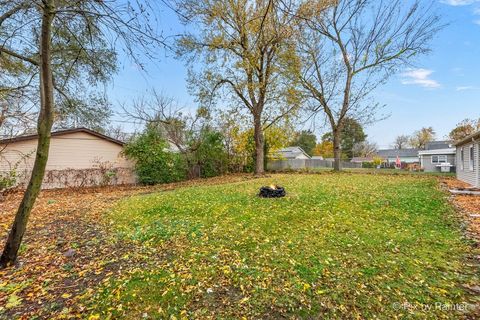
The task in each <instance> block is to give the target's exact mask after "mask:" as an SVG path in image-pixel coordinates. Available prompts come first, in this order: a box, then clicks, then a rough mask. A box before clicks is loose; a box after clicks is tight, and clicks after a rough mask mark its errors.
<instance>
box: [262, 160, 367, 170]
mask: <svg viewBox="0 0 480 320" xmlns="http://www.w3.org/2000/svg"><path fill="white" fill-rule="evenodd" d="M361 167H362V164H361V163H355V162H347V161H342V168H361ZM320 168H333V160H320V159H289V160H273V161H268V163H267V170H269V171H283V170H302V169H320Z"/></svg>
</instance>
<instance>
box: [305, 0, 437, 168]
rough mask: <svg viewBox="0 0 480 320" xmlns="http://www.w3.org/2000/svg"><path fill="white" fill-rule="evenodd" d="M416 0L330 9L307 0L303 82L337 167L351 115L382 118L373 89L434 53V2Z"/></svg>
mask: <svg viewBox="0 0 480 320" xmlns="http://www.w3.org/2000/svg"><path fill="white" fill-rule="evenodd" d="M421 3H424V1H420V0H415V1H413V3H412V4H410V5H408V4H406V3H405V1H402V0H338V1H336V4H335V5H334V6H333V7H331V8H330V9H328V10H326V11H318V10H317V6H318V1H314V0H312V1H308V2H306V3H305V4H304V5H303V7H302V10H301V11H300V12H299V16H300V19H301V20H302V21H303V22H302V24H301V32H302V37H301V43H300V50H299V51H300V56H301V60H302V72H301V74H300V81H301V83H302V85H303V88H304V90H305V94H306V95H307V97H308V99H309V102H310V109H311V110H312V111H313V113H314V114H317V113H321V114H324V115H325V117H326V119H327V122H328V123H329V125H330V126H331V131H332V134H333V144H334V154H335V166H334V169H335V170H340V169H341V163H340V159H341V133H342V131H343V128H344V121H345V119H346V118H353V119H355V120H357V121H358V122H360V123H363V124H365V123H370V122H372V121H375V120H378V111H379V108H381V105H379V104H378V103H375V102H374V101H372V99H371V96H370V93H372V91H373V90H375V89H376V88H377V87H378V86H379V85H381V84H383V83H384V82H385V81H386V80H387V79H388V78H389V76H391V75H392V74H394V73H395V72H397V71H398V69H399V68H400V67H402V66H405V65H408V64H410V63H411V62H412V60H413V59H414V57H416V56H418V55H420V54H424V53H427V52H428V51H429V47H428V44H429V41H430V39H431V38H432V37H433V36H434V34H435V33H436V32H437V30H439V28H440V24H439V17H438V16H437V15H436V14H435V13H433V11H432V5H426V6H424V5H422V4H421Z"/></svg>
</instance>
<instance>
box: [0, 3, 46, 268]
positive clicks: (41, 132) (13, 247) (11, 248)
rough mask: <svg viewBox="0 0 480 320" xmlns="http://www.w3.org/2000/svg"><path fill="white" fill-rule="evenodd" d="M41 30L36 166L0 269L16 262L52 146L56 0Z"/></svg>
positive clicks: (8, 240)
mask: <svg viewBox="0 0 480 320" xmlns="http://www.w3.org/2000/svg"><path fill="white" fill-rule="evenodd" d="M43 4H44V7H43V16H42V29H41V34H40V61H39V74H40V113H39V116H38V123H37V131H38V145H37V152H36V156H35V163H34V165H33V171H32V175H31V177H30V182H29V183H28V186H27V189H26V190H25V193H24V195H23V199H22V202H21V203H20V206H19V207H18V211H17V214H16V215H15V220H14V222H13V225H12V228H11V230H10V233H9V234H8V238H7V242H6V243H5V248H4V249H3V253H2V256H1V257H0V268H5V267H7V266H9V265H12V264H14V263H15V260H16V259H17V254H18V249H19V248H20V244H21V243H22V238H23V235H24V233H25V230H26V228H27V222H28V217H29V216H30V213H31V211H32V208H33V205H34V204H35V200H36V199H37V196H38V194H39V192H40V188H41V185H42V181H43V177H44V175H45V167H46V165H47V160H48V151H49V148H50V133H51V129H52V125H53V106H54V101H53V99H54V98H53V77H52V68H51V55H50V54H51V52H50V51H51V50H50V49H51V48H50V44H51V28H52V20H53V17H54V0H44V1H43Z"/></svg>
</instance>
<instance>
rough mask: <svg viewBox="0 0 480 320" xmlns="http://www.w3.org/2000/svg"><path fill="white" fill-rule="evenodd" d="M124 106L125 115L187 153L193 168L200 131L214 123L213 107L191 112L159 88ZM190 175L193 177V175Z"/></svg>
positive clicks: (188, 164) (188, 161) (176, 149)
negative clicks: (211, 113)
mask: <svg viewBox="0 0 480 320" xmlns="http://www.w3.org/2000/svg"><path fill="white" fill-rule="evenodd" d="M122 108H123V115H124V116H125V117H127V118H129V119H131V120H132V121H133V122H134V123H135V124H137V125H142V126H143V127H144V128H146V129H150V130H156V131H157V132H158V133H159V134H160V135H161V136H162V137H163V139H165V140H166V141H167V142H168V143H169V144H170V145H171V147H172V149H174V150H175V151H178V152H180V153H181V154H182V155H183V156H184V159H185V161H186V162H187V166H188V167H189V168H190V169H192V168H193V167H194V163H193V162H194V159H193V158H194V153H195V152H196V151H197V150H198V148H199V147H200V145H201V143H202V139H201V133H202V132H203V131H204V130H205V129H207V128H209V127H210V126H211V121H210V120H211V116H210V110H207V109H206V108H202V107H200V108H198V109H197V110H195V111H194V112H191V111H189V110H187V109H186V108H185V107H182V106H180V105H179V104H178V102H177V101H176V100H175V99H174V98H172V97H169V96H167V95H165V94H164V93H161V92H158V91H156V90H152V91H151V94H150V95H147V96H142V97H140V98H138V99H134V100H133V101H132V103H130V104H128V105H126V104H124V105H123V106H122ZM190 174H191V178H193V177H194V174H193V173H192V172H190Z"/></svg>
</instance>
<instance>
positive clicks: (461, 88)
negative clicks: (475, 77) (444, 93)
mask: <svg viewBox="0 0 480 320" xmlns="http://www.w3.org/2000/svg"><path fill="white" fill-rule="evenodd" d="M476 89H478V88H477V87H474V86H458V87H456V88H455V90H457V91H467V90H476Z"/></svg>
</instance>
